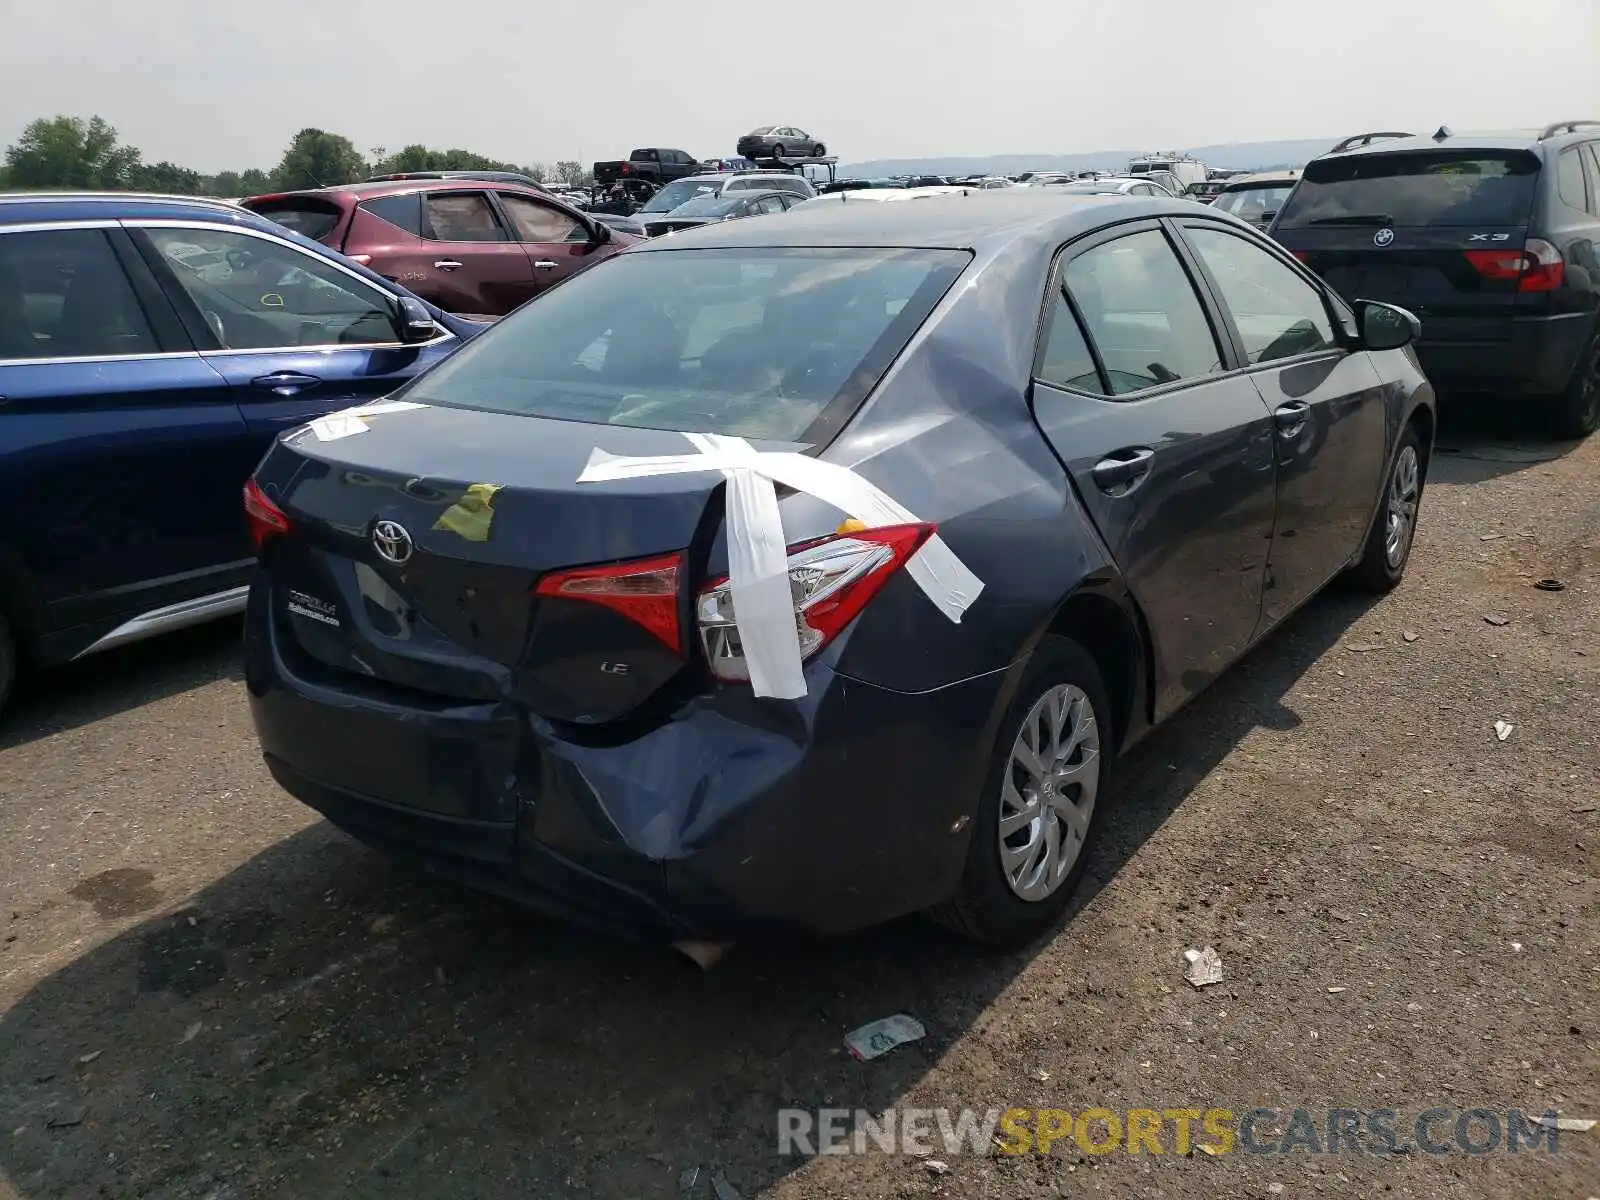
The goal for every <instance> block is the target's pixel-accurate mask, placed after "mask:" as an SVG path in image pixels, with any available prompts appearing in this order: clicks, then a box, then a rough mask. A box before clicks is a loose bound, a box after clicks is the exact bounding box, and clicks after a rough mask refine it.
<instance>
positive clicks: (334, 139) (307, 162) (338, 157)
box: [272, 129, 367, 191]
mask: <svg viewBox="0 0 1600 1200" xmlns="http://www.w3.org/2000/svg"><path fill="white" fill-rule="evenodd" d="M366 174H367V164H366V161H365V160H364V159H363V158H362V157H361V153H360V151H358V150H357V149H356V147H355V143H354V142H352V141H351V140H350V139H349V138H347V137H340V136H339V135H338V134H336V133H328V132H327V131H326V130H322V129H302V130H301V131H300V132H299V133H297V134H295V135H294V137H293V139H292V140H291V141H290V142H289V148H288V149H287V150H285V151H284V154H283V161H281V162H280V163H279V164H278V169H277V170H276V171H274V172H273V173H272V183H273V186H274V187H276V188H278V189H280V190H283V191H289V190H292V189H297V188H318V187H332V186H334V185H335V184H340V183H354V182H355V181H356V180H358V179H361V178H363V177H364V176H365V175H366Z"/></svg>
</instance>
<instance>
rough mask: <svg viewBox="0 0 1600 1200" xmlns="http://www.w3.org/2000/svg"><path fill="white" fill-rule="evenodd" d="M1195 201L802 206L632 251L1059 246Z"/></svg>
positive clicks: (1190, 209)
mask: <svg viewBox="0 0 1600 1200" xmlns="http://www.w3.org/2000/svg"><path fill="white" fill-rule="evenodd" d="M1194 214H1195V205H1194V201H1192V200H1180V199H1178V198H1177V197H1172V198H1170V199H1163V198H1158V197H1139V196H1072V197H1065V198H1064V197H1061V196H1041V195H1039V194H1038V193H1037V192H1036V191H1035V190H1034V189H1031V188H1008V189H1004V190H1000V191H991V192H971V193H969V194H965V195H950V196H929V197H927V198H926V199H923V200H920V201H918V202H917V203H916V204H849V203H845V204H824V205H820V206H813V205H799V206H796V207H795V208H793V209H791V210H790V211H789V213H788V214H787V215H786V216H785V217H784V219H783V220H781V221H748V222H746V221H729V222H726V223H719V224H717V225H714V226H710V227H707V228H705V229H703V230H696V231H694V232H693V233H692V234H686V235H683V236H681V237H674V238H673V239H672V241H671V244H670V245H663V244H661V243H660V242H646V243H644V244H643V245H641V246H637V247H631V248H630V249H629V251H628V253H630V254H639V253H645V254H653V253H658V252H659V253H667V252H673V251H677V250H683V249H689V248H692V247H696V246H704V247H710V246H762V247H788V246H793V247H805V246H817V247H846V246H859V247H874V246H881V247H885V248H925V249H951V250H978V249H983V248H990V249H998V248H999V247H1000V246H1003V245H1007V244H1011V243H1015V242H1035V243H1037V244H1038V246H1039V247H1040V248H1041V249H1043V248H1045V247H1048V248H1049V249H1050V250H1054V249H1055V247H1057V246H1059V245H1061V244H1062V243H1063V242H1065V241H1067V240H1068V239H1070V238H1073V237H1076V236H1078V235H1079V234H1082V233H1087V232H1089V231H1090V230H1092V229H1098V228H1099V227H1101V226H1102V225H1107V224H1110V223H1112V222H1114V221H1117V220H1131V219H1137V218H1139V217H1156V216H1163V215H1166V216H1193V215H1194Z"/></svg>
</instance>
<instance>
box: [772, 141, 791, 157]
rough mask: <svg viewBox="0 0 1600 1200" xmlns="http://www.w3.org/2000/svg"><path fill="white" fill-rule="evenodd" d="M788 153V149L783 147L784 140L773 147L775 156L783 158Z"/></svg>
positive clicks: (773, 155)
mask: <svg viewBox="0 0 1600 1200" xmlns="http://www.w3.org/2000/svg"><path fill="white" fill-rule="evenodd" d="M787 153H788V151H787V150H785V149H784V148H783V143H782V142H779V143H778V144H777V145H776V146H774V147H773V148H772V157H773V158H782V157H783V156H784V155H785V154H787Z"/></svg>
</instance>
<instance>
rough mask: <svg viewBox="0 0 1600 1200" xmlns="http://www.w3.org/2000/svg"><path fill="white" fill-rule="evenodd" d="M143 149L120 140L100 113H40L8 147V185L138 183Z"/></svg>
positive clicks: (114, 186) (112, 187) (103, 186)
mask: <svg viewBox="0 0 1600 1200" xmlns="http://www.w3.org/2000/svg"><path fill="white" fill-rule="evenodd" d="M138 167H139V151H138V150H137V149H136V148H134V147H133V146H124V145H122V144H121V143H119V142H118V140H117V131H116V130H115V129H113V128H112V127H111V126H110V125H109V124H107V123H106V121H105V120H104V119H102V118H100V117H91V118H89V120H87V121H85V120H84V119H83V118H82V117H68V116H58V117H40V118H39V119H38V120H35V121H31V122H29V124H28V126H27V128H25V129H24V130H23V131H22V136H21V137H19V138H18V139H17V141H16V143H15V144H14V145H11V146H8V147H7V148H6V170H5V173H6V179H7V186H9V187H13V188H94V189H106V190H116V189H118V188H126V187H130V186H133V183H132V177H133V175H134V173H135V172H136V171H137V169H138Z"/></svg>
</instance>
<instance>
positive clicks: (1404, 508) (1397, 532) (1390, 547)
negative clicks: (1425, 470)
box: [1383, 445, 1422, 570]
mask: <svg viewBox="0 0 1600 1200" xmlns="http://www.w3.org/2000/svg"><path fill="white" fill-rule="evenodd" d="M1421 491H1422V466H1421V463H1420V462H1419V461H1418V459H1417V448H1416V447H1415V446H1409V445H1408V446H1402V447H1401V448H1400V454H1399V456H1398V457H1397V458H1396V459H1395V463H1394V471H1393V472H1392V473H1391V474H1390V476H1389V499H1388V522H1387V527H1386V528H1385V530H1384V538H1383V556H1384V559H1385V560H1386V561H1387V562H1388V564H1389V568H1390V569H1391V570H1398V569H1399V568H1400V566H1401V564H1403V563H1404V562H1405V561H1406V555H1407V554H1409V553H1410V552H1411V538H1412V535H1413V533H1414V532H1415V531H1416V526H1417V500H1418V497H1419V496H1420V494H1421Z"/></svg>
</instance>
